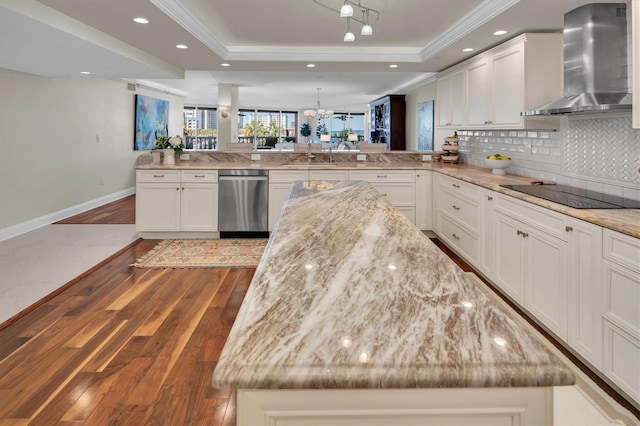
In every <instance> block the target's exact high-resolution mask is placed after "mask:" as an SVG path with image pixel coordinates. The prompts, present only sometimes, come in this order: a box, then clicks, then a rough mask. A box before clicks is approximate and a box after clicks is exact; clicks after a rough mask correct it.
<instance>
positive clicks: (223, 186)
mask: <svg viewBox="0 0 640 426" xmlns="http://www.w3.org/2000/svg"><path fill="white" fill-rule="evenodd" d="M268 211H269V171H268V170H220V171H219V173H218V229H219V231H220V237H221V238H225V237H233V236H236V235H237V234H243V235H248V234H252V235H256V236H258V235H262V236H264V235H268V229H267V227H268Z"/></svg>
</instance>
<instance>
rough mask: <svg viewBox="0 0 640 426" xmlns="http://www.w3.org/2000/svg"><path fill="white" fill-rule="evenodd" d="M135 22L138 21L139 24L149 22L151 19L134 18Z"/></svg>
mask: <svg viewBox="0 0 640 426" xmlns="http://www.w3.org/2000/svg"><path fill="white" fill-rule="evenodd" d="M133 22H137V23H138V24H148V23H149V20H148V19H146V18H133Z"/></svg>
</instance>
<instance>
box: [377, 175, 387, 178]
mask: <svg viewBox="0 0 640 426" xmlns="http://www.w3.org/2000/svg"><path fill="white" fill-rule="evenodd" d="M376 177H378V178H386V177H387V175H376Z"/></svg>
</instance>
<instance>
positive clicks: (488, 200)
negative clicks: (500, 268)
mask: <svg viewBox="0 0 640 426" xmlns="http://www.w3.org/2000/svg"><path fill="white" fill-rule="evenodd" d="M494 196H495V193H494V192H493V191H491V190H489V189H484V188H482V189H480V199H481V202H480V214H481V218H480V257H479V259H478V265H477V267H478V269H479V270H480V272H482V273H483V274H484V275H485V276H486V277H490V276H491V275H492V274H493V261H494V249H493V243H494V237H493V204H494V203H493V199H494Z"/></svg>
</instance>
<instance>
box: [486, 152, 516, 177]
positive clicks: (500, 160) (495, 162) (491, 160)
mask: <svg viewBox="0 0 640 426" xmlns="http://www.w3.org/2000/svg"><path fill="white" fill-rule="evenodd" d="M484 161H485V162H486V163H487V166H489V168H491V169H493V174H494V175H504V174H505V171H504V169H506V168H507V167H509V166H510V165H511V163H513V161H511V157H507V156H506V155H500V154H493V155H488V156H487V158H486V159H485V160H484Z"/></svg>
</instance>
